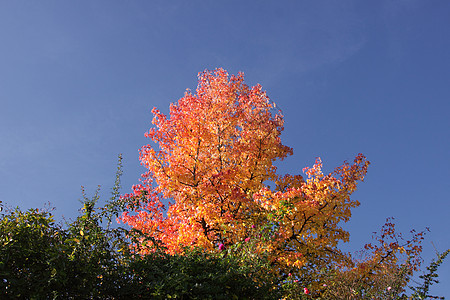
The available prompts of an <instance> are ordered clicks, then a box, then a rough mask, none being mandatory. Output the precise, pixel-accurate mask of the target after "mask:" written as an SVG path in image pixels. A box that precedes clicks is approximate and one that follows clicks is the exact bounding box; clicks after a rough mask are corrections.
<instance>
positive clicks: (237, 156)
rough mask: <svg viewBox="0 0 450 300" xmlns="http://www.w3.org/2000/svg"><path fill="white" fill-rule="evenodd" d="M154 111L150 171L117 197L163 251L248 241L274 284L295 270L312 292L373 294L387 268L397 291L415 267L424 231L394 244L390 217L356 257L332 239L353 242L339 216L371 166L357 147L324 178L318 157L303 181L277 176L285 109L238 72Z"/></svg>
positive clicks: (206, 77) (217, 74) (284, 151)
mask: <svg viewBox="0 0 450 300" xmlns="http://www.w3.org/2000/svg"><path fill="white" fill-rule="evenodd" d="M152 112H153V114H154V118H153V121H152V123H153V124H154V125H155V127H153V128H151V129H150V130H149V131H148V133H147V134H146V136H147V137H149V138H150V139H151V140H152V141H153V142H154V143H155V145H156V146H158V148H156V147H155V148H154V147H152V146H151V145H146V146H144V147H142V149H141V154H140V160H141V163H142V164H143V165H144V166H145V167H146V168H147V170H148V171H147V172H146V173H144V174H143V175H142V180H141V184H139V185H135V186H134V187H133V193H131V194H127V195H125V196H124V197H123V198H122V199H123V201H124V202H126V203H127V210H126V211H125V212H124V213H123V215H122V217H121V220H122V222H124V223H126V224H128V225H130V226H132V227H133V228H135V229H138V230H140V231H142V232H144V233H146V234H148V235H151V236H153V237H154V238H155V239H156V240H157V241H159V242H161V243H162V245H163V246H164V247H165V248H166V251H167V253H170V254H174V253H181V254H183V253H184V251H185V249H186V247H200V248H202V249H204V251H206V252H220V251H222V250H223V249H230V248H233V247H235V245H238V244H240V243H242V242H243V241H245V240H247V239H248V238H250V237H251V238H253V239H254V241H255V242H254V243H253V244H252V245H253V249H252V251H253V252H254V253H256V254H258V255H262V256H266V257H267V258H268V260H269V262H270V265H271V271H272V272H274V273H275V274H277V276H278V277H279V278H280V284H282V282H283V280H286V279H287V277H288V274H292V277H291V278H292V279H293V280H297V282H300V283H301V286H302V288H307V289H308V291H310V292H309V293H308V294H309V296H310V297H316V296H317V297H318V296H320V295H332V293H333V291H332V286H333V285H331V284H330V283H331V282H335V285H334V286H335V287H336V285H337V284H338V282H340V281H342V280H344V279H345V280H347V281H348V280H350V282H354V284H356V285H357V292H358V293H360V294H364V295H368V294H372V293H373V292H374V291H375V290H374V289H373V288H370V287H371V286H373V282H374V280H376V278H378V279H380V278H383V276H384V275H385V274H388V273H389V274H392V273H393V272H394V273H399V272H400V273H402V272H403V273H402V274H404V276H403V277H402V280H401V281H398V282H396V284H397V285H398V286H399V290H401V289H403V287H404V286H405V285H406V284H407V281H408V278H409V277H408V276H409V274H410V273H411V272H412V271H414V270H415V269H416V268H417V266H418V265H419V264H420V252H421V247H420V242H421V239H422V235H423V233H418V234H413V236H412V238H411V240H409V241H401V236H400V235H398V234H396V233H395V230H394V225H393V224H392V223H390V222H389V221H388V222H387V223H386V225H385V227H384V228H383V229H382V230H383V232H382V234H381V235H380V237H379V238H378V244H376V245H371V244H368V245H366V247H365V249H364V250H365V252H366V253H365V254H364V257H363V258H362V259H359V260H358V259H355V258H353V257H352V256H351V255H350V254H348V253H343V252H342V251H340V249H339V248H338V243H339V242H346V241H348V239H349V233H348V232H347V231H345V230H344V229H343V228H342V223H344V222H347V221H348V220H349V219H350V217H351V210H352V208H354V207H357V206H358V205H359V202H358V201H356V200H354V199H351V198H350V196H351V194H352V193H353V192H354V191H355V190H356V187H357V184H358V182H359V181H362V180H363V179H364V176H365V174H366V172H367V168H368V166H369V162H368V161H367V160H366V158H365V157H364V156H363V155H362V154H358V155H357V156H356V157H355V159H354V161H353V163H351V164H350V163H347V162H344V164H343V165H342V166H340V167H337V168H336V169H335V170H334V172H332V173H329V174H323V172H322V162H321V160H320V158H318V159H317V160H316V163H315V164H314V165H313V166H312V167H311V168H305V169H304V170H303V171H304V173H305V178H304V177H303V176H301V175H289V174H287V175H281V174H278V173H277V168H276V167H275V166H274V162H275V161H276V160H279V159H280V160H281V159H284V158H286V157H287V156H288V155H290V154H292V149H291V148H289V147H287V146H285V145H283V144H282V143H281V139H280V135H281V132H282V130H283V124H284V121H283V116H282V114H281V112H280V111H279V110H277V109H276V105H275V103H273V102H272V101H271V100H270V99H269V98H268V96H267V94H266V92H264V91H263V90H262V87H261V86H260V85H256V86H253V87H249V86H247V85H246V84H245V83H244V76H243V74H242V73H239V74H238V75H237V76H234V75H233V76H229V75H228V74H227V72H226V71H225V70H223V69H216V70H214V71H204V72H203V73H200V74H199V82H198V87H197V90H196V94H192V93H191V92H190V91H189V90H187V91H186V93H185V95H184V97H183V98H181V99H180V100H179V101H178V102H177V103H174V104H171V105H170V112H169V116H166V115H164V114H163V113H161V112H160V111H159V110H157V109H156V108H154V109H153V110H152ZM166 203H168V205H167V206H166ZM137 245H139V246H140V248H139V251H140V253H146V252H151V251H153V250H152V247H153V243H149V244H147V243H146V242H145V241H143V240H141V241H140V242H139V243H136V244H135V246H137ZM145 246H148V247H147V248H146V247H145ZM408 258H409V260H407V259H408ZM405 268H406V269H405ZM347 283H349V282H347ZM324 284H325V285H326V286H327V287H328V288H327V289H324ZM352 284H353V283H352ZM380 284H381V282H380Z"/></svg>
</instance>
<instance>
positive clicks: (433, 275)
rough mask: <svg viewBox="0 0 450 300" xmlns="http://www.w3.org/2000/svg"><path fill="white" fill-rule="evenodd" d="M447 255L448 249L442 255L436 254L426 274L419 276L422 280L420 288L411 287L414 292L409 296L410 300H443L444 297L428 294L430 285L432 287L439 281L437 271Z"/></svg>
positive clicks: (449, 250) (449, 251)
mask: <svg viewBox="0 0 450 300" xmlns="http://www.w3.org/2000/svg"><path fill="white" fill-rule="evenodd" d="M449 253H450V249H447V250H446V251H444V252H443V253H437V260H436V261H432V262H431V264H430V265H429V266H428V267H427V270H428V273H426V274H424V275H421V276H420V278H421V279H422V280H423V283H422V284H421V285H420V286H417V287H411V289H412V290H413V292H414V293H413V294H412V296H411V298H412V299H427V298H430V299H445V298H444V297H439V296H432V295H430V294H429V292H430V287H431V285H433V284H434V283H439V280H437V277H438V274H437V269H438V268H439V266H440V265H441V264H442V263H443V262H444V259H445V258H446V257H447V255H448V254H449Z"/></svg>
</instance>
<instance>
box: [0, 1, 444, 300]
mask: <svg viewBox="0 0 450 300" xmlns="http://www.w3.org/2000/svg"><path fill="white" fill-rule="evenodd" d="M216 67H223V68H224V69H227V70H228V71H229V72H230V73H233V74H234V73H237V72H238V71H243V72H244V73H245V75H246V82H247V83H248V84H250V85H254V84H256V83H260V84H261V85H262V86H263V88H264V89H266V90H267V92H268V95H269V96H270V97H271V99H272V100H274V101H275V102H276V103H277V105H278V106H279V107H281V109H282V110H283V112H284V115H285V121H286V123H285V128H286V129H285V132H284V134H283V136H282V137H283V142H284V143H285V144H287V145H289V146H291V147H293V148H294V155H293V156H292V157H290V158H288V159H287V160H286V161H285V162H283V163H281V164H279V166H280V168H281V170H282V171H283V172H288V173H300V172H301V169H302V168H303V167H305V166H311V165H312V164H313V163H314V160H315V157H317V156H320V157H321V158H322V160H323V162H324V167H325V170H326V171H331V170H333V168H334V167H336V166H338V165H339V164H341V163H342V162H343V161H344V160H352V159H353V157H354V156H355V155H356V154H357V153H358V152H362V153H364V154H365V155H366V156H367V157H368V159H369V160H370V161H371V162H372V165H371V166H370V168H369V173H368V176H367V177H366V181H365V182H364V183H362V184H361V185H360V188H359V191H358V192H357V193H356V194H355V198H357V199H358V200H360V202H361V206H360V207H359V208H357V209H355V210H354V215H353V218H352V220H351V221H350V222H349V223H348V228H349V230H350V231H351V233H352V239H351V244H350V246H349V247H350V248H352V249H353V248H355V249H356V248H358V247H360V246H362V245H363V244H364V243H365V242H367V241H369V240H370V236H371V234H372V232H373V231H376V230H378V229H379V228H380V226H381V225H382V224H383V223H384V221H385V218H386V217H391V216H392V217H395V220H396V223H397V224H398V225H399V228H400V229H401V230H402V231H404V232H407V231H408V230H409V229H411V228H416V229H417V230H422V229H423V228H425V227H427V226H428V227H430V229H431V232H430V234H428V235H427V239H426V241H425V244H424V245H425V255H424V257H425V258H426V262H429V260H430V259H431V258H432V257H433V254H434V249H433V246H432V244H431V243H434V245H435V246H436V247H437V249H438V250H439V251H443V250H445V249H447V248H450V234H449V229H450V206H449V188H450V184H449V180H450V158H449V154H450V134H449V128H450V104H449V100H450V99H449V97H450V2H449V1H425V0H424V1H415V0H409V1H403V0H398V1H111V0H109V1H2V2H0V200H1V201H3V202H4V203H7V204H8V205H10V206H17V205H19V206H20V207H21V208H23V209H26V208H30V207H42V206H43V205H44V203H46V202H50V203H51V204H52V205H53V206H55V207H56V211H55V215H56V216H57V217H58V218H59V219H61V218H62V216H65V217H66V218H73V217H75V216H76V215H77V210H78V208H79V207H80V203H79V201H78V199H80V186H81V185H84V186H85V187H86V189H87V191H88V194H90V195H92V194H93V192H94V191H95V188H96V186H97V185H98V184H100V185H102V187H103V190H104V191H105V192H108V191H109V190H110V188H111V187H112V184H113V182H114V173H115V167H116V161H117V155H118V153H123V154H124V172H125V173H124V176H123V190H122V191H123V192H128V191H129V190H130V188H131V185H133V184H135V183H137V181H138V178H139V176H140V174H141V173H142V172H143V171H144V169H143V168H142V167H141V166H140V164H139V161H138V149H139V148H140V147H141V146H142V145H144V144H147V143H148V142H149V141H147V140H146V139H145V137H144V132H145V131H147V130H148V129H149V128H150V126H151V119H152V115H151V113H150V110H151V109H152V107H154V106H157V107H158V108H159V109H161V110H162V111H163V112H167V111H168V106H169V104H170V103H171V102H176V101H177V100H178V99H179V98H181V97H182V96H183V93H184V91H185V89H186V88H191V89H193V90H194V89H195V87H196V84H197V73H198V72H200V71H202V70H204V69H206V68H208V69H212V68H216ZM449 269H450V262H448V261H447V262H446V263H445V264H444V265H442V267H441V269H440V272H439V273H440V274H441V276H440V279H441V284H440V286H439V287H436V288H433V291H436V293H440V295H443V296H448V297H450V270H449Z"/></svg>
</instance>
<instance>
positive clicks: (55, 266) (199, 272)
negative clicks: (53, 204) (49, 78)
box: [0, 165, 449, 299]
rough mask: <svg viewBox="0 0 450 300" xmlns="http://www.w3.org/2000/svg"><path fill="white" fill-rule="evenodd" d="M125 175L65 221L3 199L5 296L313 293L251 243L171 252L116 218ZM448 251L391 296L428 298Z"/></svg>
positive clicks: (0, 228) (0, 271)
mask: <svg viewBox="0 0 450 300" xmlns="http://www.w3.org/2000/svg"><path fill="white" fill-rule="evenodd" d="M120 174H121V170H120V165H119V172H118V174H117V180H116V185H115V188H114V189H113V196H112V197H111V199H110V200H109V201H107V203H106V205H104V206H103V207H97V202H98V200H99V196H98V191H97V193H96V194H95V195H94V197H92V198H88V197H86V195H85V193H84V191H83V202H82V209H81V210H80V212H81V213H80V214H79V216H78V217H77V218H76V220H75V221H73V222H70V223H66V224H64V225H61V224H58V223H56V222H55V220H54V217H53V216H52V214H51V210H49V209H44V210H39V209H29V210H27V211H22V210H20V209H19V208H14V209H10V208H5V207H3V206H2V208H3V209H4V210H3V212H2V214H1V220H0V298H1V299H282V298H283V297H284V298H283V299H308V298H310V296H311V295H309V292H308V291H307V290H304V288H303V287H302V285H301V283H299V282H298V280H295V279H293V278H289V274H285V276H281V277H280V276H276V275H275V274H272V273H271V272H270V271H269V270H270V266H269V262H268V260H267V259H265V258H264V257H261V256H255V255H253V254H252V249H251V248H252V246H251V243H248V244H241V245H238V246H237V247H238V248H234V249H224V250H223V251H221V252H218V253H217V252H206V251H202V250H200V249H188V248H186V250H185V252H184V254H182V255H181V254H176V255H169V254H167V252H166V251H165V249H163V248H162V247H160V245H159V243H158V241H156V240H154V239H153V238H152V237H151V236H146V235H145V234H143V233H142V232H139V231H137V230H134V229H132V230H129V229H127V228H123V227H120V226H117V225H115V224H114V225H113V224H112V223H113V220H114V219H115V217H117V215H118V214H119V212H120V211H121V209H122V206H123V205H124V204H123V203H121V198H120V197H119V193H118V189H119V184H120ZM149 241H150V242H151V243H152V244H153V245H154V247H152V251H150V252H149V251H147V252H146V254H138V253H142V252H145V251H142V249H136V248H133V247H130V245H139V244H140V243H141V244H148V242H149ZM144 242H145V243H144ZM448 253H449V251H448V250H447V251H446V252H444V253H442V254H441V255H440V256H439V257H438V259H437V260H436V261H434V262H432V264H431V265H430V266H429V267H428V274H426V275H423V276H421V278H422V280H423V284H420V285H418V286H417V287H415V288H412V295H410V296H407V295H406V294H404V293H402V294H397V295H395V294H391V296H390V297H389V299H425V298H426V297H430V296H431V295H429V288H430V286H431V285H432V284H433V283H435V282H437V280H436V277H437V274H436V271H437V268H438V266H439V265H440V264H441V263H442V260H443V259H444V258H445V256H446V255H447V254H448ZM340 284H343V283H342V282H341V283H340ZM340 288H344V287H340ZM436 298H439V299H443V297H442V298H440V297H436ZM323 299H326V298H323ZM330 299H331V298H330ZM337 299H339V297H337ZM352 299H365V296H364V295H363V294H360V295H357V294H355V295H354V298H352ZM380 299H381V298H380Z"/></svg>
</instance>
